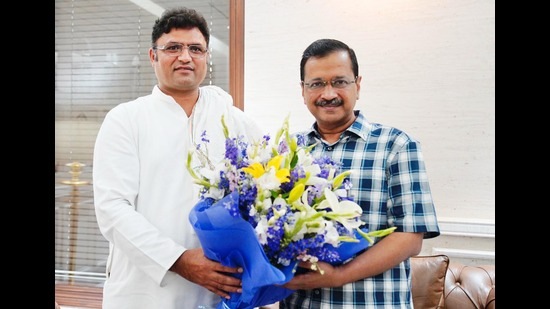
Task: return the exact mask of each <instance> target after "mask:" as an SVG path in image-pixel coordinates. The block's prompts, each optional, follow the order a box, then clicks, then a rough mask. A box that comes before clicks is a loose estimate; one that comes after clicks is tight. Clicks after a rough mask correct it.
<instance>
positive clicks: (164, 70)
mask: <svg viewBox="0 0 550 309" xmlns="http://www.w3.org/2000/svg"><path fill="white" fill-rule="evenodd" d="M168 43H182V44H185V45H186V46H189V45H195V44H197V45H201V46H202V47H203V48H205V49H206V48H207V45H206V40H205V38H204V36H203V35H202V33H201V32H200V31H199V29H198V28H190V29H181V28H174V29H172V30H171V31H170V32H169V33H164V34H163V35H161V36H160V37H159V38H158V40H157V41H156V46H165V45H166V44H168ZM149 59H150V61H151V64H152V66H153V69H154V70H155V75H156V77H157V81H158V86H159V88H160V90H162V92H164V93H165V94H168V95H172V96H176V95H178V94H181V93H186V92H194V91H197V89H198V87H199V86H200V84H201V83H202V81H203V80H204V78H205V77H206V71H207V63H208V53H206V54H205V55H203V57H202V58H201V57H198V58H197V57H196V58H192V57H191V55H190V54H189V49H188V48H185V49H184V50H183V52H182V53H181V55H179V56H172V55H169V54H168V53H167V52H165V51H164V50H154V49H152V48H150V49H149Z"/></svg>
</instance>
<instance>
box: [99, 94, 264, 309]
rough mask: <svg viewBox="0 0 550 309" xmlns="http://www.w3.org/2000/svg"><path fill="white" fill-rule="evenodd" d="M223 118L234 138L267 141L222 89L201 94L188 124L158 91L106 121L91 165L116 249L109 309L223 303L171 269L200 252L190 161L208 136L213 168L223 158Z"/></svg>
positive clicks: (102, 219) (187, 308) (103, 225)
mask: <svg viewBox="0 0 550 309" xmlns="http://www.w3.org/2000/svg"><path fill="white" fill-rule="evenodd" d="M222 114H225V115H226V116H225V120H226V123H227V125H228V127H229V130H230V132H231V133H234V134H239V135H240V134H244V135H246V136H247V137H249V138H254V139H259V138H261V135H262V132H261V130H259V128H258V127H257V126H256V125H255V124H254V123H253V121H251V120H250V119H249V118H248V117H247V116H246V115H245V114H244V113H243V112H242V111H241V110H240V109H238V108H236V107H234V106H233V104H232V98H231V96H229V94H227V93H226V92H225V91H223V90H222V89H221V88H219V87H216V86H205V87H201V90H200V96H199V99H198V101H197V103H196V106H195V109H194V111H193V113H192V115H191V116H190V117H187V115H186V114H185V111H184V110H183V108H181V107H180V106H179V105H178V104H177V103H176V102H175V101H174V99H173V98H172V97H170V96H167V95H165V94H164V93H162V92H161V91H160V90H159V89H158V87H157V86H155V87H154V89H153V91H152V94H151V95H147V96H144V97H140V98H138V99H136V100H134V101H131V102H127V103H122V104H120V105H118V106H116V107H115V108H113V109H112V110H111V111H109V113H108V114H107V115H106V117H105V120H104V122H103V124H102V126H101V128H100V130H99V133H98V135H97V140H96V144H95V149H94V159H93V187H94V201H95V210H96V216H97V221H98V224H99V228H100V230H101V233H102V234H103V235H104V236H105V238H106V239H107V240H108V241H109V243H110V254H109V259H108V261H107V273H108V279H107V280H106V282H105V286H104V292H103V309H124V308H128V309H140V308H143V309H155V308H158V309H176V308H178V309H195V308H197V306H199V305H206V306H215V304H216V303H217V302H218V301H219V299H220V298H219V296H217V295H215V294H213V293H211V292H210V291H208V290H207V289H205V288H202V287H200V286H198V285H196V284H194V283H192V282H190V281H187V280H186V279H184V278H183V277H181V276H179V275H176V274H175V273H173V272H171V271H168V269H169V268H170V266H171V265H172V264H173V263H174V261H176V259H177V258H178V257H179V256H180V255H181V254H182V252H183V251H185V250H186V249H187V248H196V247H199V246H200V242H199V240H198V238H197V236H196V234H195V232H194V231H193V228H192V227H191V225H190V223H189V219H188V214H189V211H190V209H191V208H192V207H193V206H194V205H195V203H196V202H197V200H198V186H197V185H195V184H193V182H192V179H191V176H190V175H189V174H188V172H187V170H186V167H185V166H186V159H187V154H188V151H189V150H190V149H191V147H193V146H192V139H193V138H194V140H195V142H196V143H199V142H200V138H201V137H200V136H201V133H202V132H203V131H204V130H206V132H207V134H208V138H209V140H210V142H209V143H208V149H209V155H210V156H211V157H212V158H213V159H214V161H215V162H217V161H218V160H219V159H221V158H222V157H223V152H224V147H225V137H224V134H223V131H222V125H221V115H222Z"/></svg>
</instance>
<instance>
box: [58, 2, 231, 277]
mask: <svg viewBox="0 0 550 309" xmlns="http://www.w3.org/2000/svg"><path fill="white" fill-rule="evenodd" d="M229 5H230V4H229V1H228V0H212V1H204V0H192V1H173V0H168V1H149V0H147V1H144V0H128V1H126V0H116V1H112V0H86V1H82V0H56V1H55V270H56V281H69V282H82V283H91V284H102V283H103V280H104V271H105V263H106V260H107V255H108V242H107V241H106V240H105V239H104V238H103V236H102V235H101V233H100V232H99V228H98V226H97V221H96V219H95V211H94V205H93V191H92V175H91V170H92V158H93V146H94V143H95V137H96V135H97V132H98V130H99V127H100V126H101V122H102V121H103V118H104V117H105V114H106V113H107V112H108V111H109V110H110V109H111V108H113V107H114V106H116V105H117V104H119V103H122V102H126V101H130V100H133V99H135V98H137V97H139V96H143V95H147V94H149V93H151V90H152V88H153V86H154V85H155V84H156V78H155V74H154V72H153V69H152V67H151V65H150V62H149V56H148V49H149V47H150V46H151V29H152V26H153V23H154V21H155V20H156V19H157V18H158V17H159V16H160V14H161V13H162V12H163V11H164V9H165V8H171V7H176V6H187V7H190V8H194V9H196V10H198V11H199V12H201V13H202V14H203V15H204V17H205V18H206V20H207V21H208V23H209V25H210V31H211V40H210V51H211V54H210V55H211V57H210V63H209V70H208V73H207V77H206V79H205V81H204V83H203V84H214V85H217V86H220V87H221V88H223V89H224V90H226V91H229V29H228V25H229Z"/></svg>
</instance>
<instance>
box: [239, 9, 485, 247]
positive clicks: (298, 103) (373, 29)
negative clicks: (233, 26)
mask: <svg viewBox="0 0 550 309" xmlns="http://www.w3.org/2000/svg"><path fill="white" fill-rule="evenodd" d="M245 19H246V20H245V93H244V97H245V111H246V113H248V114H251V115H252V116H254V118H256V119H257V120H258V122H259V123H261V124H262V125H263V126H264V128H266V131H268V132H274V131H275V130H276V129H277V128H278V127H279V126H280V124H281V123H282V120H283V118H284V117H285V116H286V115H287V114H288V113H291V129H293V130H298V129H303V128H306V127H309V126H310V125H311V123H312V121H313V118H312V117H311V116H310V115H309V112H308V111H307V109H306V108H305V106H304V105H303V100H302V97H301V94H300V87H299V63H300V57H301V53H302V51H303V50H304V49H305V47H306V46H307V45H308V44H309V43H311V42H312V41H314V40H316V39H319V38H336V39H340V40H342V41H344V42H346V43H347V44H348V45H350V46H351V47H352V48H354V49H355V51H356V53H357V56H358V59H359V70H360V74H361V75H362V76H363V83H362V89H361V94H360V100H359V101H358V103H357V108H359V109H361V110H362V111H363V112H365V114H366V115H367V117H368V119H369V120H370V121H372V122H380V123H385V124H389V125H393V126H396V127H398V128H400V129H403V130H405V131H407V132H408V133H410V134H412V135H413V136H415V137H416V138H418V139H419V140H420V141H421V142H422V145H423V149H424V155H425V159H426V165H427V168H428V175H429V177H430V181H431V186H432V191H433V196H434V199H435V202H436V207H437V211H438V215H439V217H440V219H441V221H442V222H443V227H444V230H445V229H447V230H454V229H455V228H456V224H455V223H456V222H462V223H465V224H470V225H469V228H468V229H470V230H471V229H477V228H480V229H481V231H480V233H488V234H491V233H493V235H494V219H495V1H494V0H487V1H484V0H483V1H471V0H456V1H433V0H417V1H410V0H409V1H406V0H386V1H372V0H323V1H311V0H309V1H308V0H277V1H246V3H245ZM447 223H448V224H447ZM458 229H459V230H460V228H458ZM470 232H471V231H470ZM493 237H494V236H493Z"/></svg>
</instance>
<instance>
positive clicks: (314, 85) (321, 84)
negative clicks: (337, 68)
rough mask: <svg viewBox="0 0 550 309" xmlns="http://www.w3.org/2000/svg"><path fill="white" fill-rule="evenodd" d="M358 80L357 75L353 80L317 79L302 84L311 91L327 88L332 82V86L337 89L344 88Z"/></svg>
mask: <svg viewBox="0 0 550 309" xmlns="http://www.w3.org/2000/svg"><path fill="white" fill-rule="evenodd" d="M356 81H357V76H356V77H355V78H354V79H353V80H347V79H344V78H336V79H333V80H331V81H324V80H315V81H312V82H309V83H305V82H302V85H304V86H306V88H307V89H309V90H311V91H316V90H321V89H325V87H326V86H327V85H328V84H329V83H330V85H331V86H332V88H336V89H344V88H346V87H347V86H349V85H350V84H353V83H355V82H356Z"/></svg>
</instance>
